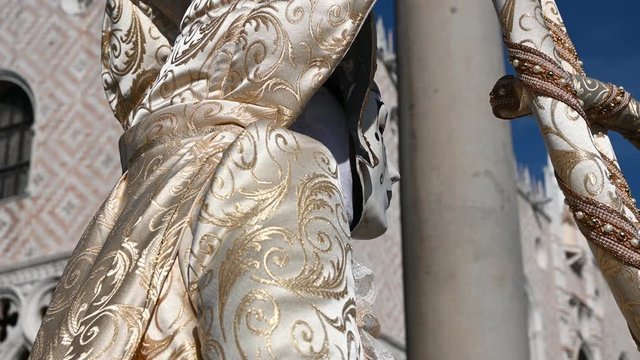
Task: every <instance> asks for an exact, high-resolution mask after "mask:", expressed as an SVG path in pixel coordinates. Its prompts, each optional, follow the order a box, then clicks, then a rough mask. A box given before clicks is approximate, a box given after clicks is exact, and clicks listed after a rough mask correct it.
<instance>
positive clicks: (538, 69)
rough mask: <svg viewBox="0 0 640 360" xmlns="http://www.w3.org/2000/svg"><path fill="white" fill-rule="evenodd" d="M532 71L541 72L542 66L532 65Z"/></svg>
mask: <svg viewBox="0 0 640 360" xmlns="http://www.w3.org/2000/svg"><path fill="white" fill-rule="evenodd" d="M533 72H534V73H536V74H539V73H541V72H542V66H540V65H534V66H533Z"/></svg>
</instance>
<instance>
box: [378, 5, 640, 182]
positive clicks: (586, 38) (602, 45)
mask: <svg viewBox="0 0 640 360" xmlns="http://www.w3.org/2000/svg"><path fill="white" fill-rule="evenodd" d="M558 3H559V4H558V6H559V7H560V11H561V13H562V16H563V18H564V21H565V24H566V26H567V29H568V30H569V35H570V36H571V38H572V39H573V42H574V44H575V46H576V49H577V50H578V54H579V55H580V57H581V58H582V60H583V61H584V64H585V70H586V72H587V74H588V75H589V76H591V77H594V78H597V79H599V80H602V81H605V82H612V83H615V84H618V85H622V86H624V87H625V89H626V90H628V91H629V92H631V94H632V95H635V96H636V97H640V69H636V68H635V67H634V65H635V66H638V65H640V41H639V40H640V26H638V22H640V1H629V0H626V1H625V0H610V1H607V2H606V5H607V6H603V5H604V4H605V3H603V2H602V1H595V0H581V1H568V0H566V1H562V0H558ZM487 6H491V5H490V3H489V2H487ZM376 12H377V14H378V16H382V17H383V18H384V22H385V24H386V25H387V26H394V25H395V19H394V18H395V10H394V0H378V3H377V4H376ZM512 133H513V143H514V149H515V154H516V159H517V160H518V163H520V164H523V165H527V166H528V167H529V168H530V170H531V172H532V174H533V175H534V176H535V177H537V178H539V179H541V178H542V167H543V166H544V165H545V164H546V161H547V160H546V150H545V148H544V143H543V141H542V137H541V135H540V131H539V129H538V127H537V125H536V123H535V121H534V120H533V119H531V118H527V119H520V120H517V121H513V122H512ZM532 135H535V136H532ZM610 135H611V139H612V141H613V144H614V148H615V150H616V155H617V156H618V160H619V161H620V165H621V167H622V170H623V171H624V173H625V175H626V176H627V179H628V180H629V184H630V186H631V189H632V190H634V194H640V167H638V160H637V159H638V155H640V154H639V153H638V150H637V149H636V148H634V147H633V146H632V145H630V144H629V143H628V142H627V141H625V140H624V139H623V138H622V137H620V136H619V135H618V134H616V133H611V134H610Z"/></svg>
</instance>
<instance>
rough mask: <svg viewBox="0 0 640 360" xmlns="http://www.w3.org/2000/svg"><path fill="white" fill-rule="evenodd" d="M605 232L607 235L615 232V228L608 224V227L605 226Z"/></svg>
mask: <svg viewBox="0 0 640 360" xmlns="http://www.w3.org/2000/svg"><path fill="white" fill-rule="evenodd" d="M603 230H604V232H606V233H610V232H612V231H613V226H612V225H611V224H607V225H605V226H604V228H603Z"/></svg>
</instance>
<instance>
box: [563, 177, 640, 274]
mask: <svg viewBox="0 0 640 360" xmlns="http://www.w3.org/2000/svg"><path fill="white" fill-rule="evenodd" d="M614 167H615V165H614ZM556 179H557V180H558V185H559V186H560V189H561V190H562V192H563V193H564V194H565V203H566V204H567V205H568V206H569V209H570V210H571V212H572V213H573V216H574V218H575V219H576V224H577V225H578V228H579V229H580V231H581V232H582V234H583V235H584V236H585V237H586V238H587V239H589V240H590V241H592V242H593V243H594V244H596V245H598V246H600V247H601V248H603V249H605V250H607V251H609V252H611V253H612V254H614V255H615V256H616V257H617V258H618V259H620V261H622V262H623V263H625V264H627V265H631V266H634V267H635V268H640V239H639V237H640V234H639V231H640V227H638V224H634V223H632V222H631V221H630V220H629V219H628V218H627V217H626V216H624V214H623V213H621V212H620V211H618V210H615V209H614V208H612V207H610V206H608V205H605V204H603V203H601V202H599V201H595V200H593V199H591V198H588V197H586V196H582V195H580V194H578V193H577V192H575V191H573V190H571V188H570V187H569V186H568V185H566V184H565V183H564V182H563V181H562V180H561V179H560V177H558V175H557V174H556ZM622 179H624V178H622ZM625 183H626V181H625ZM633 208H634V209H635V206H633ZM636 212H637V209H636Z"/></svg>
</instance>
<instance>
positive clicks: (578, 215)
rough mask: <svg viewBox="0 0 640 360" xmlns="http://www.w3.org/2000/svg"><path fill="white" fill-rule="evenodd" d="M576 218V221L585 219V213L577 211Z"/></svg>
mask: <svg viewBox="0 0 640 360" xmlns="http://www.w3.org/2000/svg"><path fill="white" fill-rule="evenodd" d="M575 216H576V219H578V220H582V219H584V213H583V212H582V211H576V214H575Z"/></svg>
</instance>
